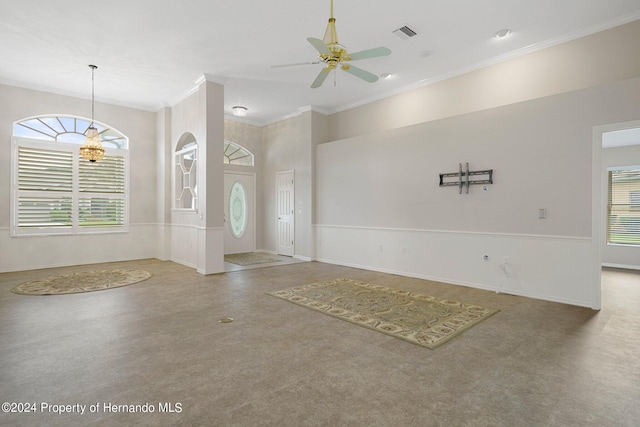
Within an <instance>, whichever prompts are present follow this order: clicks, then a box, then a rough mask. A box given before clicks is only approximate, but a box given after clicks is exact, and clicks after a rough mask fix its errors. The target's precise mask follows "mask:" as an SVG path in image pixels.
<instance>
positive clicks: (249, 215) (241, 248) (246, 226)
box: [224, 172, 256, 255]
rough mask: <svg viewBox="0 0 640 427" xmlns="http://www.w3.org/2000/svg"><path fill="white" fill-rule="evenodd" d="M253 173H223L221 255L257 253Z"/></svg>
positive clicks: (254, 177)
mask: <svg viewBox="0 0 640 427" xmlns="http://www.w3.org/2000/svg"><path fill="white" fill-rule="evenodd" d="M255 186H256V176H255V174H242V173H227V172H225V174H224V253H225V255H226V254H238V253H246V252H254V251H255V250H256V237H255V236H256V231H255V230H256V221H255V212H256V209H255Z"/></svg>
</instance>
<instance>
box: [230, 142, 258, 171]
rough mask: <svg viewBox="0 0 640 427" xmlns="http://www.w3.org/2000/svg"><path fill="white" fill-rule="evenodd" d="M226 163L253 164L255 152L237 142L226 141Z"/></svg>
mask: <svg viewBox="0 0 640 427" xmlns="http://www.w3.org/2000/svg"><path fill="white" fill-rule="evenodd" d="M224 164H226V165H241V166H253V154H251V152H250V151H249V150H247V149H246V148H244V147H243V146H241V145H239V144H236V143H235V142H231V141H225V142H224Z"/></svg>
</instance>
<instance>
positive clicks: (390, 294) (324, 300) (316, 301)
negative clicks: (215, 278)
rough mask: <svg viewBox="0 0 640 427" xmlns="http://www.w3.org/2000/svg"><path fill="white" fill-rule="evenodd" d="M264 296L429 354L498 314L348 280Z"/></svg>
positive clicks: (484, 309) (485, 309) (461, 304)
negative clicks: (431, 350)
mask: <svg viewBox="0 0 640 427" xmlns="http://www.w3.org/2000/svg"><path fill="white" fill-rule="evenodd" d="M269 295H271V296H274V297H277V298H281V299H284V300H287V301H290V302H292V303H294V304H298V305H301V306H304V307H307V308H310V309H312V310H317V311H320V312H322V313H325V314H328V315H330V316H333V317H337V318H339V319H342V320H346V321H348V322H351V323H355V324H356V325H360V326H364V327H365V328H369V329H373V330H375V331H378V332H382V333H385V334H388V335H391V336H394V337H397V338H401V339H403V340H406V341H409V342H412V343H414V344H418V345H421V346H423V347H427V348H430V349H434V348H436V347H438V346H439V345H441V344H443V343H445V342H447V341H448V340H450V339H451V338H453V337H455V336H456V335H457V334H459V333H461V332H462V331H465V330H466V329H469V328H470V327H472V326H474V325H477V324H478V323H480V322H481V321H483V320H485V319H487V318H488V317H489V316H491V315H493V314H495V313H497V312H498V311H499V310H496V309H492V308H485V307H479V306H477V305H472V304H464V303H461V302H458V301H450V300H445V299H440V298H436V297H432V296H429V295H421V294H417V293H413V292H408V291H402V290H398V289H391V288H386V287H384V286H378V285H372V284H369V283H365V282H360V281H357V280H352V279H336V280H332V281H329V282H322V283H313V284H309V285H304V286H299V287H295V288H290V289H284V290H281V291H276V292H270V293H269Z"/></svg>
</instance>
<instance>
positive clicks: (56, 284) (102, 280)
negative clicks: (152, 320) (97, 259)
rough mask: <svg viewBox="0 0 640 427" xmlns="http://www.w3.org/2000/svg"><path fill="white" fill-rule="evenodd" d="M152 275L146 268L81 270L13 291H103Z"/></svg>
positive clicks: (26, 285) (26, 292) (26, 283)
mask: <svg viewBox="0 0 640 427" xmlns="http://www.w3.org/2000/svg"><path fill="white" fill-rule="evenodd" d="M151 276H152V274H151V273H149V272H148V271H144V270H100V271H80V272H77V273H71V274H62V275H59V276H49V277H45V278H44V279H37V280H31V281H29V282H25V283H22V284H20V285H18V286H16V287H15V288H13V289H11V292H14V293H16V294H21V295H61V294H76V293H81V292H92V291H101V290H104V289H111V288H118V287H120V286H127V285H132V284H134V283H138V282H142V281H143V280H147V279H148V278H150V277H151Z"/></svg>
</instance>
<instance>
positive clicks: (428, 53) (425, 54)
mask: <svg viewBox="0 0 640 427" xmlns="http://www.w3.org/2000/svg"><path fill="white" fill-rule="evenodd" d="M431 55H433V52H432V51H430V50H425V51H424V52H422V53H421V54H420V58H428V57H430V56H431Z"/></svg>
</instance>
